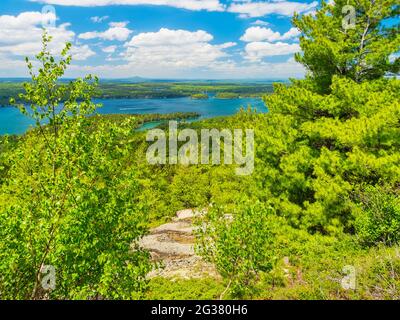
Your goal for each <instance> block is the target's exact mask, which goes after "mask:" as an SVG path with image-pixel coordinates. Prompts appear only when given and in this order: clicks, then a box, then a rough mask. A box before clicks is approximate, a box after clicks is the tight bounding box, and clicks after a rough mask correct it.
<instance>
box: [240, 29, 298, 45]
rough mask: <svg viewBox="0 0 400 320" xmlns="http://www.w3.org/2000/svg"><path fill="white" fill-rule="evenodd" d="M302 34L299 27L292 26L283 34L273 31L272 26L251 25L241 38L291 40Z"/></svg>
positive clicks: (250, 40)
mask: <svg viewBox="0 0 400 320" xmlns="http://www.w3.org/2000/svg"><path fill="white" fill-rule="evenodd" d="M299 35H300V31H299V30H298V29H297V28H291V29H290V30H289V31H288V32H286V33H284V34H283V35H282V34H280V33H279V32H277V31H273V30H272V29H270V28H262V27H250V28H248V29H247V30H246V32H245V34H244V35H243V36H242V37H241V38H240V40H242V41H245V42H254V41H264V40H266V41H269V42H274V41H278V40H289V39H293V38H296V37H298V36H299Z"/></svg>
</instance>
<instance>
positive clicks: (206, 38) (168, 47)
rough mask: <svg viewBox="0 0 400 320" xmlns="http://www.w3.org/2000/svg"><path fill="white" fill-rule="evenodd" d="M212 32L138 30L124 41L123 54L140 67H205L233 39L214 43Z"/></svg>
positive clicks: (217, 58) (217, 56)
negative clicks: (143, 31)
mask: <svg viewBox="0 0 400 320" xmlns="http://www.w3.org/2000/svg"><path fill="white" fill-rule="evenodd" d="M211 40H213V36H212V35H211V34H209V33H207V32H205V31H203V30H198V31H195V32H191V31H187V30H170V29H166V28H162V29H160V30H159V31H158V32H147V33H141V34H139V35H136V36H134V37H133V38H132V39H131V41H129V42H127V43H126V44H125V47H126V51H125V53H124V58H125V59H126V60H127V61H129V63H130V64H131V65H132V66H135V67H140V68H156V69H160V68H164V69H165V70H167V69H170V70H172V69H185V68H187V69H193V68H198V67H207V66H210V65H212V64H214V63H216V62H217V61H218V60H219V59H221V58H223V57H226V56H227V53H226V52H225V51H224V50H225V49H227V48H230V47H232V46H234V45H236V43H233V42H228V43H223V44H220V45H213V44H210V43H209V42H210V41H211Z"/></svg>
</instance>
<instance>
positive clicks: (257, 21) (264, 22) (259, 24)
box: [251, 20, 269, 26]
mask: <svg viewBox="0 0 400 320" xmlns="http://www.w3.org/2000/svg"><path fill="white" fill-rule="evenodd" d="M251 24H252V25H254V26H269V22H267V21H264V20H256V21H254V22H252V23H251Z"/></svg>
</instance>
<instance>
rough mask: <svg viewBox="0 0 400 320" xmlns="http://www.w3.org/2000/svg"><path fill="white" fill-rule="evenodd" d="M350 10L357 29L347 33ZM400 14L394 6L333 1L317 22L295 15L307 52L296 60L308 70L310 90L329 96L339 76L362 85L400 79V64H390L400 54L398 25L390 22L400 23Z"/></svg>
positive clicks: (388, 0) (390, 1) (392, 1)
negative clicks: (394, 76) (350, 8)
mask: <svg viewBox="0 0 400 320" xmlns="http://www.w3.org/2000/svg"><path fill="white" fill-rule="evenodd" d="M346 5H350V6H353V7H354V8H355V25H354V27H350V28H343V25H342V22H343V20H345V19H346V16H345V14H343V13H342V9H343V8H344V7H345V6H346ZM399 13H400V6H399V3H398V1H396V0H376V1H370V0H357V1H356V0H335V2H334V4H331V5H328V4H326V3H323V4H322V8H320V9H319V10H318V11H317V13H316V15H315V17H314V16H312V15H302V16H299V15H295V17H294V20H293V23H294V25H295V26H296V27H297V28H298V29H299V30H300V31H301V32H302V37H301V38H300V46H301V49H302V51H303V54H297V55H296V60H297V61H298V62H300V63H302V64H303V65H304V66H305V67H306V68H307V69H308V71H309V79H310V80H312V81H310V83H309V84H310V85H311V86H313V87H314V88H317V90H318V91H319V92H328V91H329V88H330V85H331V83H332V78H333V76H335V75H337V76H341V77H346V78H349V79H353V80H354V81H356V82H362V81H364V80H374V79H378V78H381V77H383V76H384V75H385V74H386V73H387V72H392V73H398V72H399V70H400V69H399V68H400V58H399V57H397V58H396V59H394V60H393V61H391V59H390V58H391V55H392V54H394V53H396V52H398V50H399V46H400V33H399V28H400V25H399V23H397V24H396V23H390V22H389V23H387V22H388V20H390V19H398V17H399ZM346 14H348V13H347V12H346ZM397 22H398V21H397Z"/></svg>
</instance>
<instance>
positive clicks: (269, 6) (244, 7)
mask: <svg viewBox="0 0 400 320" xmlns="http://www.w3.org/2000/svg"><path fill="white" fill-rule="evenodd" d="M317 6H318V1H313V2H311V3H303V2H295V1H291V2H289V1H285V0H282V1H281V0H278V1H272V2H259V1H256V2H252V1H248V0H243V1H237V2H235V3H232V4H231V5H230V6H229V8H228V11H229V12H234V13H238V14H240V15H241V17H252V18H253V17H263V16H265V15H269V14H278V15H283V16H292V15H293V14H294V13H295V12H297V13H305V12H309V11H311V10H313V9H315V8H316V7H317Z"/></svg>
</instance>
